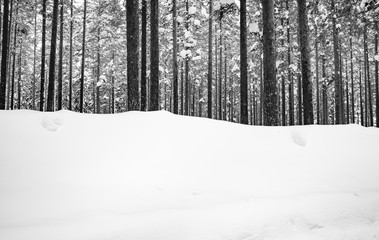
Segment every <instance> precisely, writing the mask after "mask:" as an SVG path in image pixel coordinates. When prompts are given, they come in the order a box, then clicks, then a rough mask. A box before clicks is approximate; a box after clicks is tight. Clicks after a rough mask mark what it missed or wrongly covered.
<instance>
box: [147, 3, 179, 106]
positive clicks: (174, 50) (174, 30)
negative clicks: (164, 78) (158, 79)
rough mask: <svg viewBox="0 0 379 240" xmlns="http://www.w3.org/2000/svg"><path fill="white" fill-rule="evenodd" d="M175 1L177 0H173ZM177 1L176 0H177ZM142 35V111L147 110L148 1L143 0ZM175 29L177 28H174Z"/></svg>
mask: <svg viewBox="0 0 379 240" xmlns="http://www.w3.org/2000/svg"><path fill="white" fill-rule="evenodd" d="M173 1H175V0H173ZM175 2H176V1H175ZM141 21H142V28H141V30H142V32H141V34H142V37H141V111H146V110H147V86H146V84H147V79H146V71H147V1H146V0H142V18H141ZM174 31H175V30H174ZM174 51H175V50H174Z"/></svg>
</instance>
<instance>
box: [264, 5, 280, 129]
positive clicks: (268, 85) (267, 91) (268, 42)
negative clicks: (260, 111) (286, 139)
mask: <svg viewBox="0 0 379 240" xmlns="http://www.w3.org/2000/svg"><path fill="white" fill-rule="evenodd" d="M262 6H263V66H264V124H265V125H266V126H278V124H279V119H278V105H277V104H278V95H277V80H276V49H275V21H274V0H262Z"/></svg>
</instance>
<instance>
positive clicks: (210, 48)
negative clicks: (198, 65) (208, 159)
mask: <svg viewBox="0 0 379 240" xmlns="http://www.w3.org/2000/svg"><path fill="white" fill-rule="evenodd" d="M212 16H213V0H209V27H208V118H212V117H213V114H212V80H213V64H212V63H213V55H212V54H213V46H212V43H213V38H212V36H213V29H212V26H213V17H212Z"/></svg>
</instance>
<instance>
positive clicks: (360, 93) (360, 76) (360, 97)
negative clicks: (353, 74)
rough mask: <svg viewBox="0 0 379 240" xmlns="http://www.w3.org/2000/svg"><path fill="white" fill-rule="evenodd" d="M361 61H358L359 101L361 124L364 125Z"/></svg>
mask: <svg viewBox="0 0 379 240" xmlns="http://www.w3.org/2000/svg"><path fill="white" fill-rule="evenodd" d="M362 88H363V87H362V63H361V61H359V103H360V109H361V125H362V126H365V125H366V124H365V117H364V109H363V90H362Z"/></svg>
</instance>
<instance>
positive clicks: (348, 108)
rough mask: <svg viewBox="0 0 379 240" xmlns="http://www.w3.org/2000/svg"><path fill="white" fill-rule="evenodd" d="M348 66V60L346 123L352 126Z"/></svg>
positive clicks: (346, 66) (346, 67)
mask: <svg viewBox="0 0 379 240" xmlns="http://www.w3.org/2000/svg"><path fill="white" fill-rule="evenodd" d="M347 69H348V65H347V59H346V65H345V70H346V123H347V124H350V103H349V100H350V99H349V74H348V70H347Z"/></svg>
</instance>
